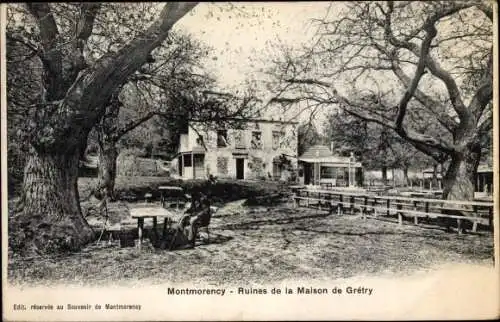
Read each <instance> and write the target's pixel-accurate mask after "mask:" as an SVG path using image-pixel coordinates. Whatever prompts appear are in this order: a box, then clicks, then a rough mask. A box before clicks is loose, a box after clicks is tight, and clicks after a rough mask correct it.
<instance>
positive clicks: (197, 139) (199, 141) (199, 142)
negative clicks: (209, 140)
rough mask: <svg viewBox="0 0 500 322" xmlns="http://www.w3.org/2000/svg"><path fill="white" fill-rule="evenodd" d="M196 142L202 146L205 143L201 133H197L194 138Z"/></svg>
mask: <svg viewBox="0 0 500 322" xmlns="http://www.w3.org/2000/svg"><path fill="white" fill-rule="evenodd" d="M196 144H197V145H199V146H204V145H205V143H204V139H203V135H199V136H198V137H197V138H196Z"/></svg>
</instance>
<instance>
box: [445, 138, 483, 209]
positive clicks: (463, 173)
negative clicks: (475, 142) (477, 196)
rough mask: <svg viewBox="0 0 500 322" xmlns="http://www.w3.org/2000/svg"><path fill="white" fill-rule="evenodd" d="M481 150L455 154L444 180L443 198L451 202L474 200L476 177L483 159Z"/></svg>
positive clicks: (468, 150)
mask: <svg viewBox="0 0 500 322" xmlns="http://www.w3.org/2000/svg"><path fill="white" fill-rule="evenodd" d="M480 151H481V150H480V149H479V150H478V149H477V148H476V149H467V150H466V151H464V152H461V153H455V154H454V155H453V156H452V157H451V161H450V165H449V166H448V169H447V171H446V174H445V176H444V178H443V198H444V199H450V200H473V199H474V190H475V185H474V182H475V177H476V173H477V167H478V165H479V160H480V158H481V152H480Z"/></svg>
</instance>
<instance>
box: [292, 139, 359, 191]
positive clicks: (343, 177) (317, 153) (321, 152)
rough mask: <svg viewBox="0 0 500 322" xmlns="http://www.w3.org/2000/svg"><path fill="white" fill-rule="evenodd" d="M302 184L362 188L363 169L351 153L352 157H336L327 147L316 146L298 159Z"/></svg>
mask: <svg viewBox="0 0 500 322" xmlns="http://www.w3.org/2000/svg"><path fill="white" fill-rule="evenodd" d="M298 162H299V178H300V181H301V183H302V184H305V185H311V184H312V185H316V186H325V187H360V186H362V185H363V167H362V165H361V163H360V162H357V161H356V160H355V158H354V156H353V154H352V153H351V156H350V157H341V156H336V155H334V154H333V152H332V151H331V150H330V148H328V147H327V146H325V145H314V146H312V147H310V148H309V149H308V150H307V151H306V152H304V154H302V155H301V156H300V157H299V158H298Z"/></svg>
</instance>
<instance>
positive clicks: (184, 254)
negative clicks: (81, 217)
mask: <svg viewBox="0 0 500 322" xmlns="http://www.w3.org/2000/svg"><path fill="white" fill-rule="evenodd" d="M492 254H493V237H492V235H491V233H487V232H483V233H481V234H474V235H472V234H464V235H461V236H460V235H457V234H454V233H446V232H444V231H442V230H440V229H439V228H437V227H434V228H430V227H427V228H422V227H415V226H412V225H403V226H401V227H400V226H398V225H397V224H395V223H392V222H386V221H381V220H374V219H368V220H362V219H361V218H360V217H358V216H349V215H346V216H337V215H328V214H327V213H325V212H318V211H315V210H309V209H291V208H290V207H288V206H287V205H282V206H278V207H274V208H264V207H253V208H248V207H242V206H241V202H234V203H231V204H228V205H226V206H225V207H223V208H222V209H221V210H220V211H219V212H218V213H217V215H216V216H215V217H214V218H213V220H212V224H211V240H210V243H209V244H203V242H200V244H199V245H198V246H197V247H196V248H195V249H185V250H175V251H171V252H168V251H164V250H155V249H143V250H142V251H139V250H137V249H135V248H119V246H117V245H111V246H96V245H93V246H89V247H88V248H87V249H85V250H84V251H82V252H80V253H77V254H71V255H66V256H59V257H52V258H43V259H40V258H38V259H32V260H22V259H18V258H13V259H11V260H10V262H9V271H8V274H9V280H10V282H11V283H13V284H16V285H18V286H22V285H23V284H24V285H54V284H77V285H89V286H91V285H103V284H113V285H131V284H142V285H144V284H152V285H155V284H164V283H186V282H188V283H193V284H205V285H206V284H210V285H224V284H233V283H235V282H237V283H238V284H240V285H258V284H265V283H269V282H277V281H282V280H290V279H294V278H298V279H299V278H300V279H302V280H304V279H311V280H321V279H335V278H347V277H352V276H378V275H393V274H396V275H400V274H407V273H411V272H413V271H417V270H426V269H429V268H430V267H433V266H436V265H441V264H445V263H447V264H449V263H450V262H456V263H474V264H482V265H486V266H492V265H493V260H492Z"/></svg>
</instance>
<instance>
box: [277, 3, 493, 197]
mask: <svg viewBox="0 0 500 322" xmlns="http://www.w3.org/2000/svg"><path fill="white" fill-rule="evenodd" d="M337 9H339V11H340V13H339V11H337V12H336V13H337V15H336V17H329V16H328V15H327V16H326V17H325V18H324V19H321V20H318V21H317V24H318V33H317V38H316V39H315V42H314V45H312V46H311V47H309V48H305V49H304V50H303V51H302V52H301V53H298V54H294V53H289V52H286V53H285V54H284V55H283V59H282V61H281V62H279V64H277V65H276V66H275V68H274V70H273V72H274V73H275V74H276V75H277V78H276V84H275V86H276V92H277V93H280V94H281V95H279V97H276V98H275V101H276V102H281V103H282V104H297V103H300V102H304V101H308V102H313V104H314V105H315V108H322V107H332V106H336V107H337V108H338V107H340V108H342V109H343V110H344V111H345V112H347V113H348V114H350V115H352V116H355V117H357V118H359V119H363V120H365V121H368V122H372V123H376V124H379V125H380V126H383V127H385V128H387V129H390V130H391V131H392V132H393V133H395V134H397V135H398V136H399V137H401V138H402V139H403V140H405V141H406V142H408V143H410V144H411V145H412V146H414V147H415V148H416V149H418V150H420V151H421V152H423V153H425V154H427V155H429V156H431V157H433V158H434V159H435V160H436V161H438V162H443V161H444V160H450V166H449V167H448V171H447V175H446V176H445V178H444V183H445V189H444V196H445V197H449V198H466V199H470V198H473V182H474V176H475V172H476V169H477V164H478V162H479V159H480V155H481V153H482V152H483V151H482V149H483V147H482V146H481V144H482V142H483V141H484V140H483V138H484V136H486V135H489V134H488V133H490V132H491V129H492V117H491V116H492V115H491V114H492V102H491V101H492V86H493V71H492V68H493V67H492V65H493V47H492V40H491V39H492V38H491V36H492V19H493V17H492V10H493V9H492V7H491V4H490V3H488V2H484V1H454V2H449V1H442V2H441V1H432V2H417V1H404V2H392V1H388V2H352V3H343V4H339V5H338V6H337ZM465 187H467V188H465Z"/></svg>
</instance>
